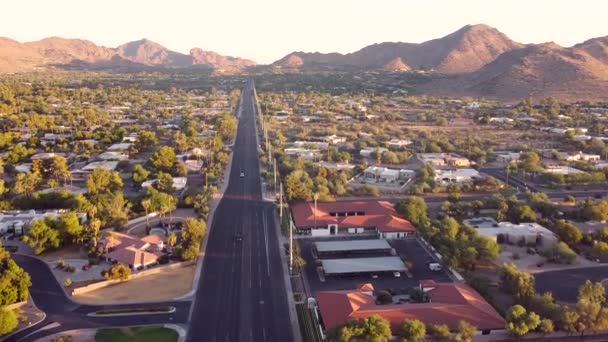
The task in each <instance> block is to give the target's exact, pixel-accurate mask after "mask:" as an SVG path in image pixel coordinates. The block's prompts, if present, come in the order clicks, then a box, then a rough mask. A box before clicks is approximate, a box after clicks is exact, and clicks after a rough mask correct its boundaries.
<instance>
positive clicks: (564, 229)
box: [555, 220, 583, 245]
mask: <svg viewBox="0 0 608 342" xmlns="http://www.w3.org/2000/svg"><path fill="white" fill-rule="evenodd" d="M555 229H556V231H557V235H559V237H560V239H562V241H564V242H565V243H567V244H568V245H574V244H577V243H578V242H580V241H581V239H582V238H583V233H582V232H581V230H580V229H579V228H578V227H577V226H575V225H573V224H572V223H569V222H566V221H564V220H559V221H557V224H556V226H555Z"/></svg>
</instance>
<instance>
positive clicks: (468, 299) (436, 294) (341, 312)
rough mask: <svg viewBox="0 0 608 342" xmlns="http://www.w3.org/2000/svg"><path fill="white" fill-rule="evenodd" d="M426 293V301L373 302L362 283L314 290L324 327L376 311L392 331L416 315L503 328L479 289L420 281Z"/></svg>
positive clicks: (452, 325) (368, 287)
mask: <svg viewBox="0 0 608 342" xmlns="http://www.w3.org/2000/svg"><path fill="white" fill-rule="evenodd" d="M420 287H421V289H422V290H423V291H424V292H425V293H426V294H427V295H428V298H429V302H427V303H406V304H388V305H378V304H376V298H375V297H374V295H373V291H374V287H373V285H371V284H363V285H361V286H359V288H357V289H355V290H342V291H319V292H317V294H316V299H317V304H318V307H319V312H320V313H321V317H322V320H323V324H324V326H325V329H327V330H329V329H332V328H335V327H337V326H340V325H341V324H344V323H346V322H348V321H350V320H357V319H361V318H366V317H368V316H370V315H373V314H377V315H379V316H381V317H382V318H384V319H386V320H388V321H389V322H390V324H391V328H392V329H393V331H398V327H399V325H400V324H401V322H403V320H406V319H418V320H420V321H422V322H424V323H425V324H426V325H429V324H447V326H448V327H449V328H450V330H452V331H455V330H456V329H457V326H458V322H460V321H461V320H464V321H467V322H468V323H470V324H472V325H474V326H475V327H477V329H478V330H480V331H482V332H483V333H489V332H490V331H492V330H504V328H505V321H504V319H503V318H502V317H501V316H500V314H499V313H498V312H496V310H495V309H494V308H493V307H492V306H491V305H490V304H489V303H488V302H486V301H485V300H484V299H483V297H481V295H479V293H477V292H476V291H475V290H473V289H472V288H471V287H470V286H468V285H466V284H464V283H436V282H434V281H432V280H430V281H428V280H427V281H421V282H420Z"/></svg>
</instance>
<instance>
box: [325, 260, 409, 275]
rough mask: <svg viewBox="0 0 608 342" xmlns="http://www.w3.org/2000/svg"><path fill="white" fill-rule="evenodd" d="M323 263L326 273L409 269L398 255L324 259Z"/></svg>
mask: <svg viewBox="0 0 608 342" xmlns="http://www.w3.org/2000/svg"><path fill="white" fill-rule="evenodd" d="M321 264H322V266H323V272H324V273H325V274H326V275H331V274H356V273H380V272H404V271H406V270H407V268H406V267H405V264H404V263H403V260H401V258H400V257H398V256H384V257H371V258H341V259H322V260H321Z"/></svg>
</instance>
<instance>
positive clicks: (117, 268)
mask: <svg viewBox="0 0 608 342" xmlns="http://www.w3.org/2000/svg"><path fill="white" fill-rule="evenodd" d="M130 275H131V269H130V268H129V267H128V266H127V265H125V264H116V265H114V266H112V267H111V268H110V269H109V270H107V271H106V272H104V278H106V279H107V280H120V281H125V280H128V279H129V276H130Z"/></svg>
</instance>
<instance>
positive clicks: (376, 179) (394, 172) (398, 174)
mask: <svg viewBox="0 0 608 342" xmlns="http://www.w3.org/2000/svg"><path fill="white" fill-rule="evenodd" d="M415 174H416V173H415V172H414V170H406V169H401V170H398V169H389V168H386V167H378V166H370V167H368V168H367V169H365V171H363V180H364V181H365V182H368V183H394V182H396V181H398V180H404V179H409V178H412V177H414V175H415Z"/></svg>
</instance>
